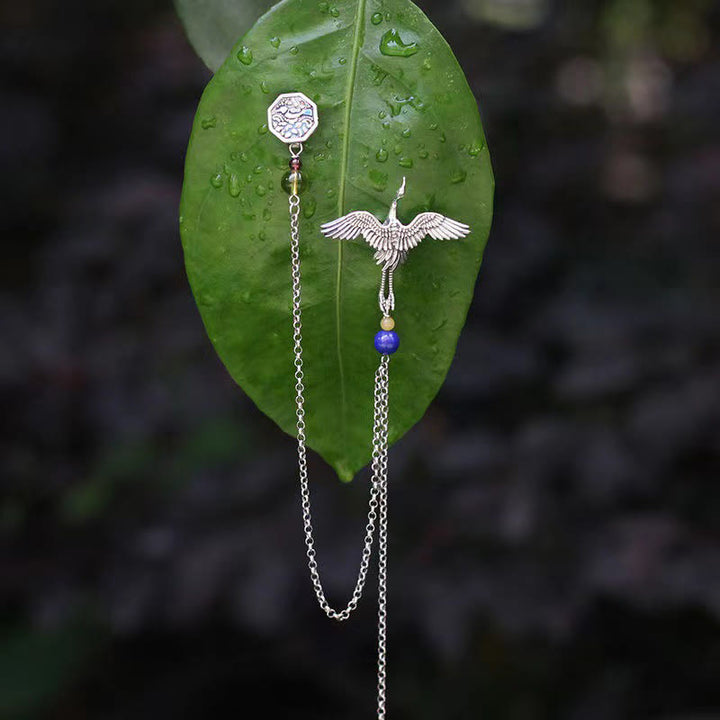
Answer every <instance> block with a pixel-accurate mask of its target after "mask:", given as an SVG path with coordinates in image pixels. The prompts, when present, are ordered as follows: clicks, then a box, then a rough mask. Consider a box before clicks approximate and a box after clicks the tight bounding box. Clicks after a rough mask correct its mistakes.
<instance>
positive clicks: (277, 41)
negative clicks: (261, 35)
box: [270, 35, 282, 48]
mask: <svg viewBox="0 0 720 720" xmlns="http://www.w3.org/2000/svg"><path fill="white" fill-rule="evenodd" d="M281 42H282V41H281V40H280V38H279V37H278V36H277V35H275V36H274V37H271V38H270V44H271V45H272V46H273V47H274V48H279V47H280V43H281Z"/></svg>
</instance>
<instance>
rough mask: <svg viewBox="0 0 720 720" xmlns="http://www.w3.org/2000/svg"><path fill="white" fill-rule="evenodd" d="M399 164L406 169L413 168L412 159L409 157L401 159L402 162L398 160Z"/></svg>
mask: <svg viewBox="0 0 720 720" xmlns="http://www.w3.org/2000/svg"><path fill="white" fill-rule="evenodd" d="M398 163H399V165H400V167H404V168H411V167H412V166H413V161H412V158H409V157H401V158H400V160H398Z"/></svg>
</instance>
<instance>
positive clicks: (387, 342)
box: [375, 330, 400, 355]
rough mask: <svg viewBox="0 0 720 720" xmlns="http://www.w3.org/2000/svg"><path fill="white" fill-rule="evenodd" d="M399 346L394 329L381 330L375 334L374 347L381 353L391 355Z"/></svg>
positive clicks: (398, 339)
mask: <svg viewBox="0 0 720 720" xmlns="http://www.w3.org/2000/svg"><path fill="white" fill-rule="evenodd" d="M399 347H400V338H399V337H398V334H397V333H396V332H395V331H394V330H381V331H380V332H379V333H378V334H377V335H375V349H376V350H377V351H378V352H379V353H380V354H381V355H392V354H393V353H394V352H395V351H396V350H397V349H398V348H399Z"/></svg>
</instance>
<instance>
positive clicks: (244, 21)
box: [175, 0, 273, 72]
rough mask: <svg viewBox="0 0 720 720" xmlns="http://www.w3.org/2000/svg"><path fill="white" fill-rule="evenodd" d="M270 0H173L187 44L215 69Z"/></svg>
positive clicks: (269, 3)
mask: <svg viewBox="0 0 720 720" xmlns="http://www.w3.org/2000/svg"><path fill="white" fill-rule="evenodd" d="M272 4H273V3H272V0H175V10H176V11H177V14H178V15H179V16H180V20H181V21H182V24H183V27H184V28H185V32H186V33H187V36H188V40H190V44H191V45H192V46H193V47H194V48H195V52H196V53H197V54H198V55H199V56H200V58H201V59H202V61H203V62H204V63H205V64H206V65H207V66H208V67H209V68H210V69H211V70H212V71H213V72H215V71H216V70H217V69H218V68H219V67H220V66H221V65H222V63H223V60H225V58H226V57H227V56H228V53H229V52H230V51H231V50H232V48H233V45H235V43H236V42H237V39H238V38H239V37H242V36H243V35H244V34H245V33H246V32H247V31H248V30H249V29H250V28H251V27H252V24H253V23H254V22H255V20H257V18H258V16H259V15H261V14H262V13H264V12H265V11H266V10H267V9H268V8H269V7H270V6H271V5H272Z"/></svg>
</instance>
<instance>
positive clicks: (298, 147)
mask: <svg viewBox="0 0 720 720" xmlns="http://www.w3.org/2000/svg"><path fill="white" fill-rule="evenodd" d="M288 149H289V150H290V154H291V155H292V156H293V157H294V158H296V157H300V153H302V151H303V144H302V143H299V142H294V143H290V145H288Z"/></svg>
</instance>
